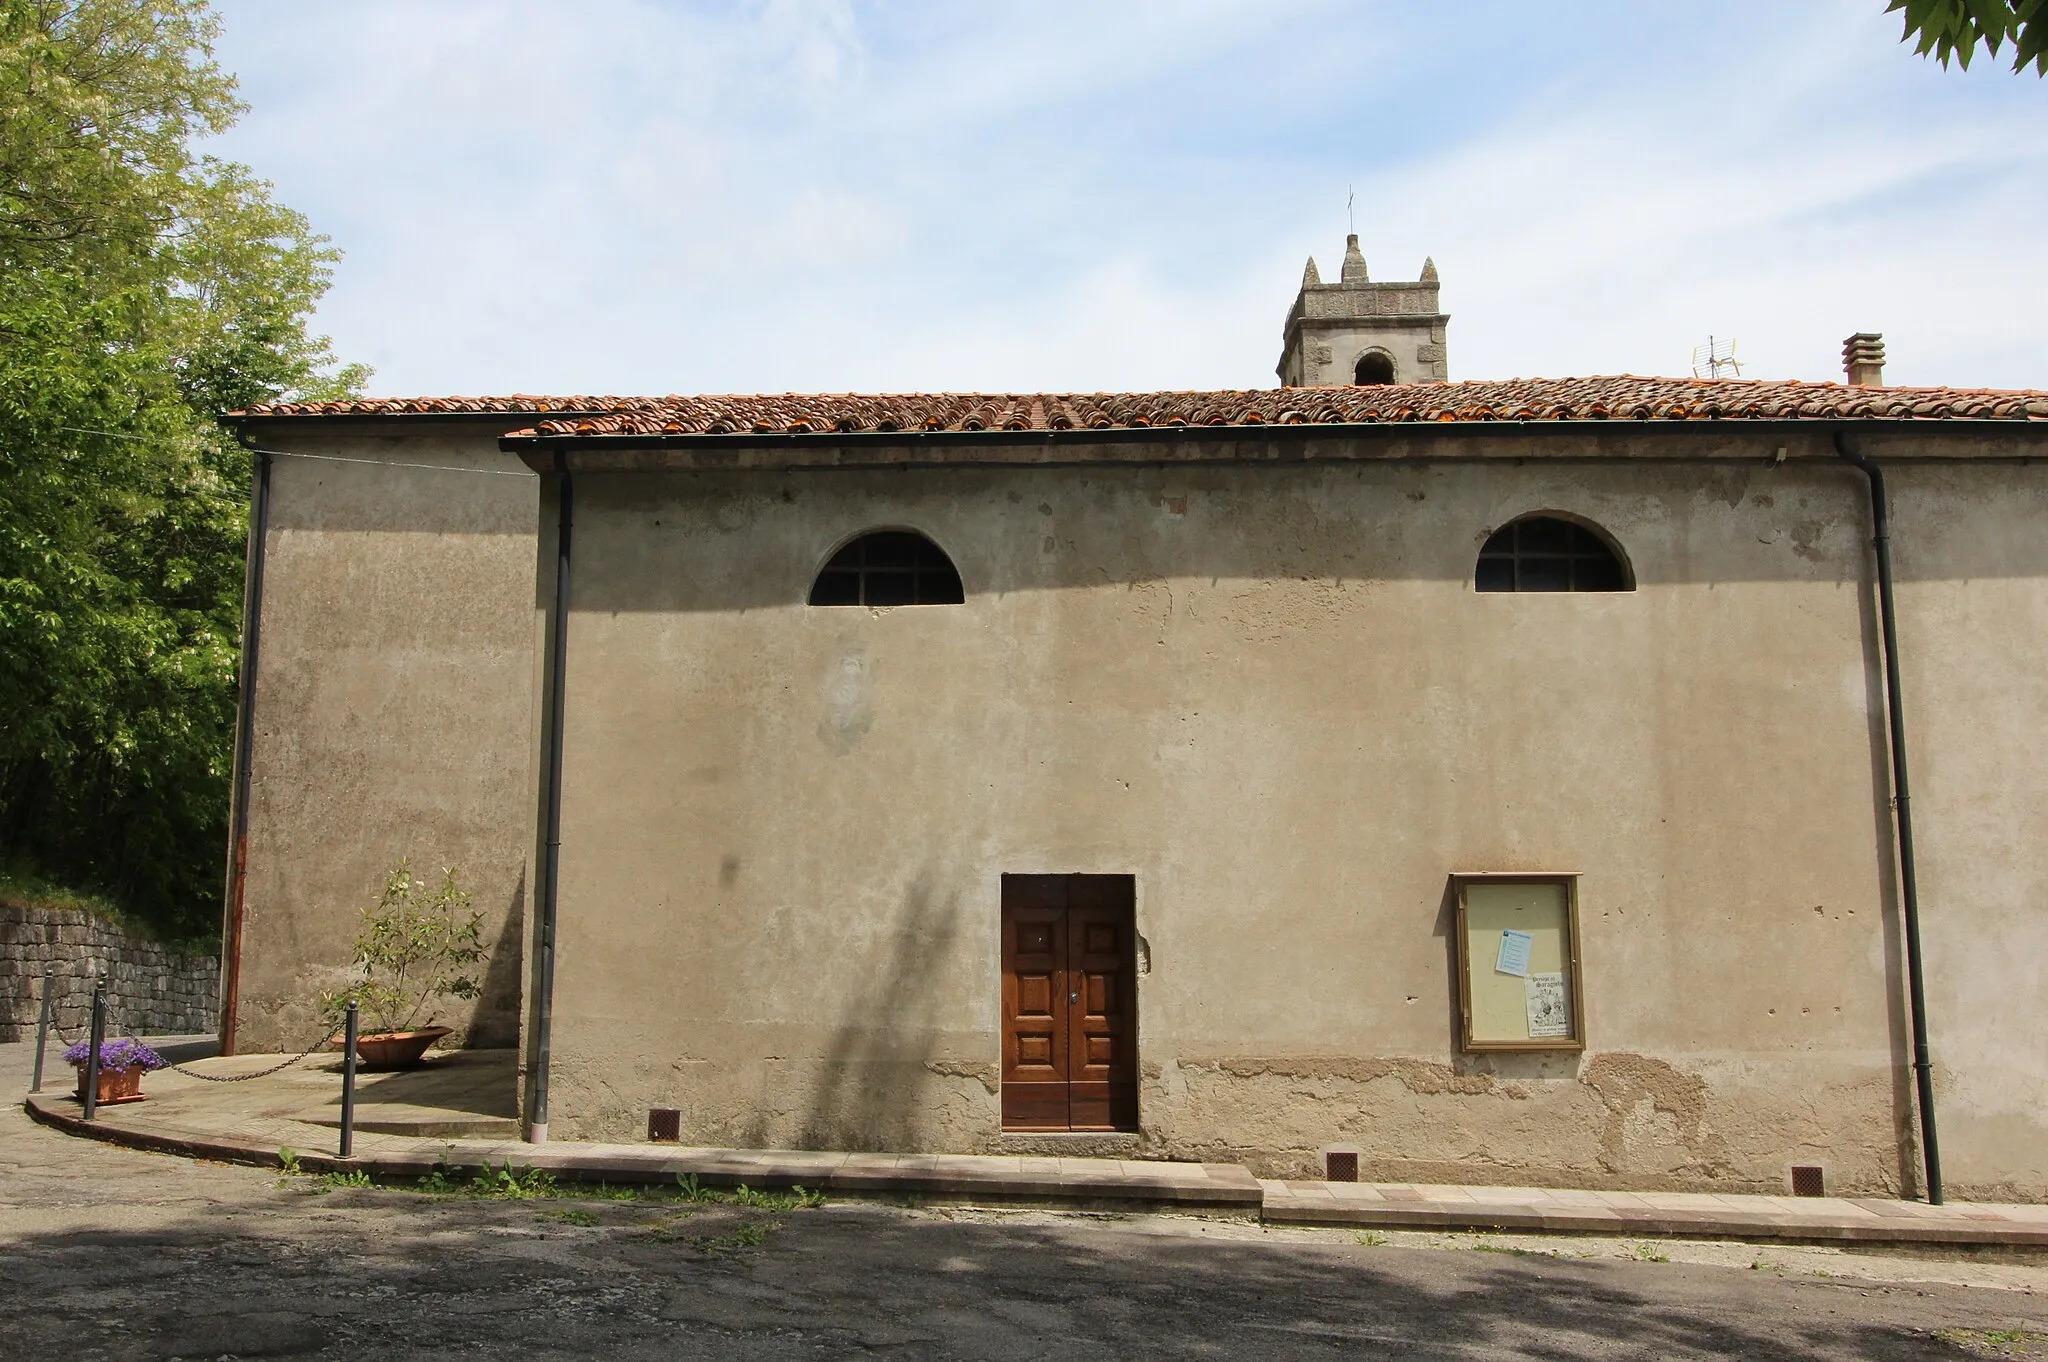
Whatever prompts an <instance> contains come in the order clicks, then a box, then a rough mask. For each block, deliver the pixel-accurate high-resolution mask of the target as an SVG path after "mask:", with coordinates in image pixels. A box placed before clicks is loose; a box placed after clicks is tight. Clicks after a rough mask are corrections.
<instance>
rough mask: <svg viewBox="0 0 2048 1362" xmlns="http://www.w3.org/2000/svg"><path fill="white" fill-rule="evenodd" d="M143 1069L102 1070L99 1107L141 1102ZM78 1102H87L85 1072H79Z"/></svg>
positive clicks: (80, 1070) (138, 1066) (139, 1067)
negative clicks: (109, 1104)
mask: <svg viewBox="0 0 2048 1362" xmlns="http://www.w3.org/2000/svg"><path fill="white" fill-rule="evenodd" d="M142 1072H143V1071H142V1068H141V1066H140V1065H137V1066H136V1067H135V1068H133V1069H101V1070H100V1082H99V1089H100V1091H99V1105H100V1106H103V1107H104V1106H106V1105H107V1104H108V1103H110V1102H140V1101H143V1100H144V1098H143V1096H142ZM78 1100H79V1101H81V1102H83V1101H84V1100H85V1070H84V1069H83V1068H81V1069H79V1071H78Z"/></svg>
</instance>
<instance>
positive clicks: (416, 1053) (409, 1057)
mask: <svg viewBox="0 0 2048 1362" xmlns="http://www.w3.org/2000/svg"><path fill="white" fill-rule="evenodd" d="M450 1029H451V1028H449V1027H446V1026H423V1027H421V1028H420V1029H419V1030H417V1031H378V1032H376V1033H374V1034H371V1035H367V1036H357V1037H356V1068H357V1069H358V1070H359V1071H361V1072H363V1073H387V1072H389V1071H391V1070H393V1069H410V1068H412V1067H414V1066H415V1065H417V1064H418V1063H419V1062H420V1060H421V1059H422V1058H424V1057H425V1055H426V1053H427V1050H428V1047H430V1046H432V1045H433V1043H434V1042H435V1041H437V1040H439V1039H441V1037H443V1036H445V1035H447V1034H448V1032H449V1031H450Z"/></svg>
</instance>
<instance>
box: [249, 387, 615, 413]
mask: <svg viewBox="0 0 2048 1362" xmlns="http://www.w3.org/2000/svg"><path fill="white" fill-rule="evenodd" d="M650 400H652V399H649V398H645V397H543V396H539V395H536V394H533V393H514V394H512V395H511V396H509V397H358V398H352V399H350V400H348V401H343V402H258V403H257V404H255V405H254V406H251V407H247V408H244V409H243V410H241V411H236V412H230V413H228V414H229V415H230V416H470V415H475V416H489V415H505V416H544V415H546V414H548V413H549V412H585V411H623V410H626V409H627V408H630V407H632V406H634V405H635V404H639V403H646V402H648V401H650Z"/></svg>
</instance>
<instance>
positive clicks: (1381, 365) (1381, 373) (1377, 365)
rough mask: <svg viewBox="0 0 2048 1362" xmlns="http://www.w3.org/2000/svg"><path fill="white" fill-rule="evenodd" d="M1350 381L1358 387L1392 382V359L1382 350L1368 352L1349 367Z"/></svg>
mask: <svg viewBox="0 0 2048 1362" xmlns="http://www.w3.org/2000/svg"><path fill="white" fill-rule="evenodd" d="M1351 381H1352V382H1353V383H1356V384H1357V385H1358V386H1359V387H1361V388H1364V387H1370V386H1372V385H1373V384H1375V383H1392V382H1393V381H1394V357H1393V356H1392V355H1389V354H1388V353H1387V352H1386V351H1384V350H1368V351H1366V352H1365V353H1364V354H1362V355H1360V356H1359V357H1358V363H1356V364H1354V365H1353V366H1351Z"/></svg>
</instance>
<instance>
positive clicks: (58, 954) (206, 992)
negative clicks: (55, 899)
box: [0, 903, 220, 1054]
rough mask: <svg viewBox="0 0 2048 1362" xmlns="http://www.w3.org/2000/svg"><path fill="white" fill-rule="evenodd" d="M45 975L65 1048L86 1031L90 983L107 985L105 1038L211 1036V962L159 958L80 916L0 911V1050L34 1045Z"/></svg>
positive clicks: (172, 954)
mask: <svg viewBox="0 0 2048 1362" xmlns="http://www.w3.org/2000/svg"><path fill="white" fill-rule="evenodd" d="M46 969H47V970H49V971H50V974H51V985H52V991H51V995H50V996H51V998H52V1000H53V1007H52V1023H53V1024H54V1025H55V1027H56V1029H57V1032H58V1035H59V1036H60V1037H62V1038H63V1039H65V1040H78V1039H82V1038H83V1037H84V1036H85V1034H86V1032H87V1029H88V1028H89V1027H90V1025H91V1023H92V990H93V983H94V980H95V979H96V978H98V979H104V980H105V981H106V985H107V1003H108V1030H107V1034H108V1035H110V1036H120V1035H134V1036H187V1035H211V1034H212V1033H213V1030H214V1026H215V1023H216V1021H217V1020H218V1018H219V1011H220V961H219V960H217V959H216V958H214V957H213V956H210V955H186V954H183V953H181V952H178V951H172V950H166V949H165V948H164V947H162V946H160V945H158V944H157V943H155V942H153V941H148V940H144V939H143V938H141V937H137V936H134V935H131V934H130V933H128V932H125V931H123V930H122V929H121V928H119V927H116V926H113V925H112V924H110V923H107V922H104V921H102V920H100V919H99V918H96V917H93V916H91V915H89V914H86V913H82V912H72V911H69V910H65V909H54V908H25V907H21V906H20V905H17V904H10V903H0V1042H5V1041H23V1040H29V1041H32V1040H34V1039H35V1036H36V1025H37V1019H38V1018H39V1017H40V1016H41V1014H42V1005H43V971H44V970H46ZM51 1044H52V1047H53V1048H52V1053H53V1054H54V1053H55V1049H56V1044H57V1043H56V1041H55V1040H53V1041H52V1042H51Z"/></svg>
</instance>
